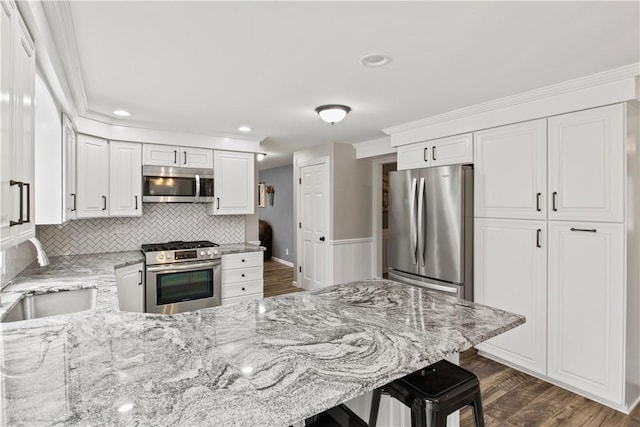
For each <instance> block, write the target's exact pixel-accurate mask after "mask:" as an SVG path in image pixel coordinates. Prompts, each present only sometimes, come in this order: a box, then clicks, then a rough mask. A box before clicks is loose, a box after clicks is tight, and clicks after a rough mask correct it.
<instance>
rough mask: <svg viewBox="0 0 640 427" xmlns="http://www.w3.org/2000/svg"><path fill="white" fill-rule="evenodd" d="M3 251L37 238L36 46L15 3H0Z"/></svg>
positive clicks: (0, 213) (0, 219)
mask: <svg viewBox="0 0 640 427" xmlns="http://www.w3.org/2000/svg"><path fill="white" fill-rule="evenodd" d="M0 47H1V50H0V55H1V61H0V133H1V135H0V158H1V160H0V161H1V164H0V169H1V170H0V174H1V182H0V188H1V190H0V198H1V200H0V250H1V249H5V248H8V247H12V246H15V245H17V244H18V243H21V242H23V241H25V240H27V239H29V238H31V237H33V236H35V215H34V207H35V203H34V201H35V197H34V194H35V193H34V190H35V189H34V188H33V183H34V109H33V105H34V103H33V101H34V92H35V64H36V61H35V44H34V43H33V40H32V39H31V37H30V36H29V33H28V31H27V27H26V25H25V24H24V22H23V21H22V18H21V17H20V15H19V13H18V10H17V9H16V6H15V3H13V2H5V1H2V2H0Z"/></svg>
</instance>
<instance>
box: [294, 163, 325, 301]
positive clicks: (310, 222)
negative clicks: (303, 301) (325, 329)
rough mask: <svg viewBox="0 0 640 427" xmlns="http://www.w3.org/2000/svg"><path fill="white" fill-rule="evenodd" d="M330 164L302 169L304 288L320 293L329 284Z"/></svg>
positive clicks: (302, 284)
mask: <svg viewBox="0 0 640 427" xmlns="http://www.w3.org/2000/svg"><path fill="white" fill-rule="evenodd" d="M327 169H328V168H327V164H326V163H323V164H319V165H312V166H304V167H302V168H300V178H301V180H302V181H301V183H300V187H301V189H300V213H299V222H300V232H301V238H300V246H301V247H300V254H301V257H300V260H299V266H300V268H301V271H300V272H299V273H300V285H301V286H302V288H304V289H316V288H320V287H323V286H326V285H327V284H328V283H327V261H326V257H327V250H326V243H327V240H328V238H329V235H328V234H329V233H328V228H329V227H328V225H329V218H328V213H329V190H328V187H329V186H328V172H327Z"/></svg>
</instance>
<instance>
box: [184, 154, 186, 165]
mask: <svg viewBox="0 0 640 427" xmlns="http://www.w3.org/2000/svg"><path fill="white" fill-rule="evenodd" d="M184 164H185V165H186V164H187V152H186V151H185V152H184Z"/></svg>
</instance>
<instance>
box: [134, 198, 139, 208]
mask: <svg viewBox="0 0 640 427" xmlns="http://www.w3.org/2000/svg"><path fill="white" fill-rule="evenodd" d="M133 198H134V199H135V200H136V210H138V196H133Z"/></svg>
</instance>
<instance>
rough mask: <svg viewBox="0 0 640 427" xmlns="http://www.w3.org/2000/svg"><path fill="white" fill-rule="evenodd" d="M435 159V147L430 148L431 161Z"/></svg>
mask: <svg viewBox="0 0 640 427" xmlns="http://www.w3.org/2000/svg"><path fill="white" fill-rule="evenodd" d="M435 159H436V146H435V145H434V146H433V147H431V160H435Z"/></svg>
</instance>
